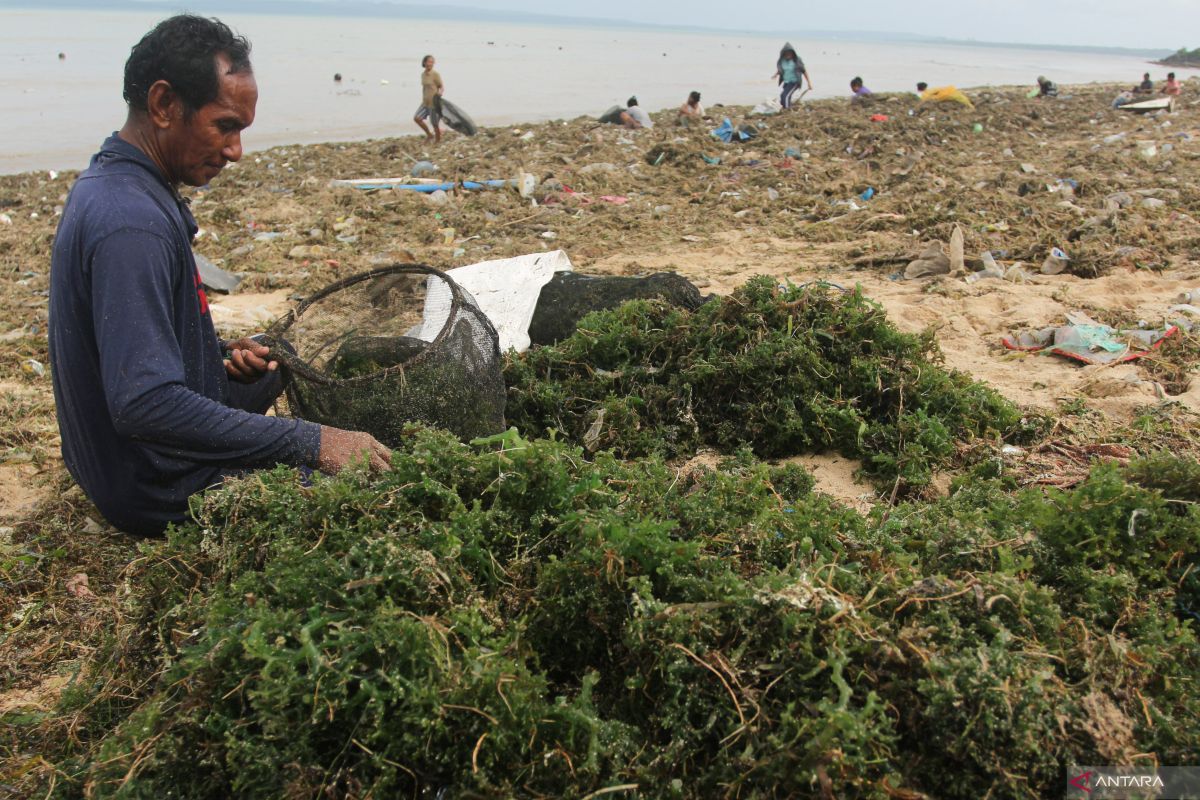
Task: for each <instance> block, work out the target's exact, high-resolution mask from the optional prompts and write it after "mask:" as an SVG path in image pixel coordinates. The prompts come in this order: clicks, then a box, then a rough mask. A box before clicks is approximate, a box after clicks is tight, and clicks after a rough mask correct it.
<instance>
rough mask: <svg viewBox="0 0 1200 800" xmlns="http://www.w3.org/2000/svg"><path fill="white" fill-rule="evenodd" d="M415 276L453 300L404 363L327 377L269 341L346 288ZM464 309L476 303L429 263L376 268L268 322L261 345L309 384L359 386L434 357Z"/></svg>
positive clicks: (336, 284) (480, 314) (483, 319)
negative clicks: (438, 283)
mask: <svg viewBox="0 0 1200 800" xmlns="http://www.w3.org/2000/svg"><path fill="white" fill-rule="evenodd" d="M414 273H416V274H424V275H431V276H433V277H435V278H439V279H440V280H442V281H443V282H444V283H445V284H446V285H447V286H448V287H450V295H451V298H452V300H451V303H450V313H448V314H447V315H446V321H445V322H444V323H443V324H442V328H441V330H439V331H438V332H437V335H436V336H434V337H433V339H432V340H431V341H430V342H429V344H428V346H427V347H426V348H425V349H424V350H422V351H421V352H420V353H417V354H416V355H415V356H412V357H411V358H409V359H408V360H407V361H405V362H403V363H401V364H393V365H392V366H390V367H384V368H383V369H381V370H379V371H377V372H372V373H370V374H369V375H358V376H355V377H353V378H330V377H329V376H327V375H324V374H322V373H320V372H317V371H316V370H315V369H313V368H312V367H311V366H309V364H308V362H306V361H305V360H304V359H302V358H300V356H298V355H295V354H293V353H290V352H288V351H287V349H286V348H282V347H279V348H277V347H273V346H272V345H273V344H274V342H273V341H270V340H271V339H275V338H276V337H282V335H283V334H284V333H286V332H287V330H288V329H289V328H291V327H292V325H293V324H294V323H295V322H296V320H297V319H299V318H300V316H301V315H302V314H303V313H304V312H305V311H307V310H308V309H309V308H311V307H312V306H313V305H315V304H316V303H319V302H320V301H322V300H324V299H325V298H327V297H329V296H330V295H333V294H337V293H338V292H340V291H342V290H343V289H347V288H349V287H351V286H354V285H355V284H358V283H362V282H363V281H369V280H371V279H373V278H381V277H384V276H387V275H412V274H414ZM467 307H475V304H474V302H473V301H472V300H471V298H470V296H469V295H468V294H467V293H466V290H464V289H463V288H462V287H461V286H459V285H458V284H457V283H456V282H455V281H454V279H453V278H451V277H450V276H449V275H447V274H446V273H445V272H442V271H441V270H440V269H437V268H435V267H431V266H429V265H428V264H417V263H409V262H405V263H397V264H388V265H387V266H383V267H376V268H374V269H369V270H367V271H366V272H359V273H357V274H355V275H349V276H347V277H345V278H341V279H339V280H336V281H334V282H333V283H331V284H329V285H328V286H326V287H325V288H323V289H321V290H320V291H318V292H317V293H316V294H314V295H312V296H311V297H309V298H306V299H305V300H302V301H301V302H300V304H299V305H297V306H296V307H295V308H293V309H289V310H288V312H287V313H286V314H284V315H283V316H282V317H280V318H279V319H277V320H275V321H274V322H272V323H271V325H270V327H269V328H268V329H267V331H266V337H267V338H268V341H267V342H264V344H267V345H268V346H269V347H271V358H273V359H275V360H277V361H279V362H281V363H282V364H283V366H285V367H287V368H288V369H289V370H291V371H292V372H294V373H296V374H297V375H299V376H300V377H302V378H304V379H305V380H307V381H312V382H313V383H319V384H322V385H325V386H348V385H353V384H358V383H369V382H371V381H376V380H379V378H380V377H389V376H391V375H393V374H401V375H403V373H404V370H405V368H407V367H411V366H413V365H414V364H419V363H421V362H422V361H425V360H426V359H428V358H432V357H433V356H432V355H431V354H432V353H433V352H434V351H435V348H436V347H437V345H438V344H440V343H441V342H442V341H443V340H444V339H445V338H446V336H447V335H448V332H449V331H450V330H451V329H452V328H453V327H454V323H455V322H457V321H458V318H459V316H460V315H461V313H462V309H463V308H467ZM476 316H477V317H478V319H479V320H480V321H481V322H483V323H484V325H485V326H486V327H487V329H488V331H489V332H490V333H491V334H492V337H493V338H496V337H497V334H496V329H495V326H494V325H492V321H491V320H490V319H488V318H487V315H486V314H484V313H483V312H482V311H479V312H478V313H477V314H476Z"/></svg>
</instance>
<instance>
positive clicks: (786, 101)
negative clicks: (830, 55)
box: [771, 42, 813, 108]
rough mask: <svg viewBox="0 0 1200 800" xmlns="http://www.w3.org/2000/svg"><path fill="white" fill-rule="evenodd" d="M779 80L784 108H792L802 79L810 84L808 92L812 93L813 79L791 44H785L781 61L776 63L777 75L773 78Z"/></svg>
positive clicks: (780, 95)
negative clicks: (793, 98)
mask: <svg viewBox="0 0 1200 800" xmlns="http://www.w3.org/2000/svg"><path fill="white" fill-rule="evenodd" d="M771 77H772V78H777V79H778V80H779V105H781V106H783V107H784V108H791V107H792V95H793V94H794V93H795V92H796V90H797V89H799V88H800V79H801V78H803V79H804V80H806V81H807V82H808V91H810V92H811V91H812V88H813V85H812V78H810V77H808V70H807V69H805V68H804V62H803V61H801V60H800V56H798V55H796V48H794V47H792V45H791V43H790V42H785V43H784V45H783V49H782V50H780V51H779V60H778V61H776V62H775V74H774V75H772V76H771Z"/></svg>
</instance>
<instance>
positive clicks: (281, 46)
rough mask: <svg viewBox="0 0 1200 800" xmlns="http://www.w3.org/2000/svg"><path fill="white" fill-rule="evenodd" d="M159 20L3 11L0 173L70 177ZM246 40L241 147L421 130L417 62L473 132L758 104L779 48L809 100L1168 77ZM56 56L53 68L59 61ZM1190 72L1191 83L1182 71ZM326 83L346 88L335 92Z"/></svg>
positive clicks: (1053, 57) (414, 40) (585, 43)
mask: <svg viewBox="0 0 1200 800" xmlns="http://www.w3.org/2000/svg"><path fill="white" fill-rule="evenodd" d="M162 16H163V15H162V14H161V13H160V12H157V11H147V12H141V11H125V12H115V11H87V10H74V11H66V10H55V11H48V10H23V9H11V8H6V9H0V119H3V120H4V123H3V125H0V174H7V173H13V172H20V171H26V170H33V169H74V168H82V167H83V166H85V165H86V164H87V160H88V157H89V156H90V154H91V153H93V152H94V151H95V150H96V149H97V148H98V146H99V145H100V143H101V142H102V141H103V139H104V138H105V137H106V136H107V135H108V134H109V133H110V132H112V131H113V130H116V129H117V128H119V127H120V126H121V124H122V122H123V121H124V117H125V106H124V103H123V101H122V99H121V83H122V71H123V67H124V62H125V59H126V58H127V57H128V55H129V49H130V47H132V45H133V44H134V43H135V42H136V41H137V40H138V39H139V38H140V37H141V36H142V34H144V33H145V32H146V31H147V30H149V29H150V28H151V27H152V26H153V25H154V24H155V23H156V22H157V21H158V20H159V19H161V18H162ZM221 16H222V19H224V21H225V22H227V23H228V24H230V25H231V26H232V27H233V28H234V29H235V30H237V31H238V32H240V33H242V34H244V35H245V36H247V37H248V38H249V39H250V40H251V42H252V44H253V52H252V59H253V63H254V70H255V74H256V77H257V80H258V87H259V103H258V116H257V119H256V120H255V122H254V125H253V127H252V128H250V129H249V130H247V131H246V133H245V134H244V144H245V146H246V148H247V149H248V150H251V151H253V150H257V149H263V148H267V147H271V146H274V145H279V144H290V143H311V142H324V141H343V140H357V139H367V138H376V137H386V136H396V135H401V134H409V133H415V132H417V128H416V126H415V125H414V124H413V122H412V115H413V112H414V111H415V110H416V107H417V105H418V103H419V102H420V97H421V90H420V71H421V68H420V62H421V58H422V56H424V55H426V54H432V55H434V56H436V58H437V69H438V71H439V72H440V73H441V75H442V78H443V80H444V81H445V85H446V97H447V98H448V99H450V100H452V101H454V103H455V104H457V105H458V106H460V107H461V108H463V109H465V110H466V111H467V112H468V113H470V114H471V115H472V116H473V117H474V119H475V120H476V122H478V123H479V124H481V125H510V124H511V125H520V124H522V123H528V122H534V121H543V120H549V119H571V118H574V117H577V116H579V115H582V114H589V115H598V114H600V113H602V112H603V111H604V110H605V109H606V108H608V107H609V106H612V105H614V104H618V103H620V104H624V102H625V100H626V99H627V98H628V97H629V96H630V95H636V96H637V97H638V98H639V101H640V103H641V105H642V106H643V107H645V108H647V109H650V110H657V109H661V108H667V107H672V108H673V107H676V106H678V105H680V104H682V103H683V101H684V100H685V99H686V97H687V94H688V92H690V91H692V90H697V91H700V92H701V93H702V95H703V99H702V102H703V103H704V104H705V105H706V106H708V107H709V108H711V107H712V106H713V105H714V104H717V103H725V104H753V103H757V102H760V101H762V100H764V99H766V98H769V97H772V96H774V95H775V93H776V85H775V81H774V80H773V79H772V77H771V76H772V73H773V72H774V71H775V59H776V58H777V56H778V52H779V48H780V46H781V45H782V44H783V42H784V40H785V39H786V40H789V41H791V42H792V44H794V45H795V47H796V50H797V51H798V52H799V54H800V55H801V57H802V58H803V59H804V61H805V63H806V64H807V66H808V70H809V74H810V76H811V77H812V81H813V86H814V90H813V91H812V93H810V94H809V95H808V97H807V98H806V99H808V98H821V97H836V96H847V97H848V96H849V88H848V84H849V81H850V78H852V77H854V76H855V75H860V76H862V78H863V79H864V81H865V83H866V85H867V87H869V88H870V89H872V90H873V91H876V92H879V91H910V90H912V88H913V87H914V85H915V84H916V82H917V81H926V82H927V83H929V84H930V85H931V86H940V85H943V84H948V83H953V84H955V85H957V86H959V87H971V86H980V85H1002V84H1026V85H1030V86H1032V85H1033V83H1034V80H1035V79H1036V77H1037V76H1038V75H1039V74H1045V75H1047V76H1049V77H1050V78H1052V79H1053V80H1055V81H1057V82H1058V83H1060V84H1071V83H1086V82H1091V81H1123V82H1126V83H1129V84H1131V85H1132V84H1133V83H1135V82H1136V81H1138V80H1140V78H1141V74H1142V73H1143V72H1145V71H1147V70H1150V71H1151V72H1153V73H1154V74H1155V75H1156V77H1161V76H1159V75H1158V73H1160V72H1165V70H1163V69H1162V68H1160V67H1152V66H1150V65H1149V64H1147V63H1146V62H1145V60H1144V59H1143V58H1141V57H1138V56H1136V55H1129V54H1113V53H1101V52H1080V51H1073V50H1052V49H1045V48H1021V47H996V46H972V45H964V44H931V43H878V42H864V41H850V40H811V39H806V38H805V37H804V36H803V34H802V33H796V32H794V31H793V32H788V31H781V32H780V34H779V35H777V36H765V35H748V34H729V35H726V34H719V33H697V32H684V31H679V32H675V31H669V30H651V29H645V28H620V27H612V28H605V27H595V26H582V25H581V26H550V25H529V24H521V25H516V24H497V23H490V22H489V23H486V24H484V23H472V22H462V21H436V20H411V19H398V18H379V19H369V18H362V17H352V18H344V19H343V18H337V17H332V16H285V15H279V16H265V15H242V14H223V15H221ZM60 52H61V53H62V54H63V55H64V56H65V57H64V58H62V59H59V57H58V54H59V53H60ZM1181 72H1184V71H1181ZM335 73H340V74H341V75H342V81H341V82H340V83H335V82H334V80H333V76H334V74H335Z"/></svg>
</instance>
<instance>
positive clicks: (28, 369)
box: [21, 358, 46, 378]
mask: <svg viewBox="0 0 1200 800" xmlns="http://www.w3.org/2000/svg"><path fill="white" fill-rule="evenodd" d="M21 371H22V372H24V373H25V374H26V375H33V376H35V377H38V378H44V377H46V367H45V366H44V365H43V364H42V362H40V361H38V360H37V359H36V358H27V359H25V360H24V361H22V362H21Z"/></svg>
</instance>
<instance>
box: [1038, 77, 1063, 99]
mask: <svg viewBox="0 0 1200 800" xmlns="http://www.w3.org/2000/svg"><path fill="white" fill-rule="evenodd" d="M1037 84H1038V91H1037V96H1038V97H1058V84H1057V83H1055V82H1054V81H1052V80H1050V79H1049V78H1047V77H1046V76H1045V75H1038V79H1037Z"/></svg>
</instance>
